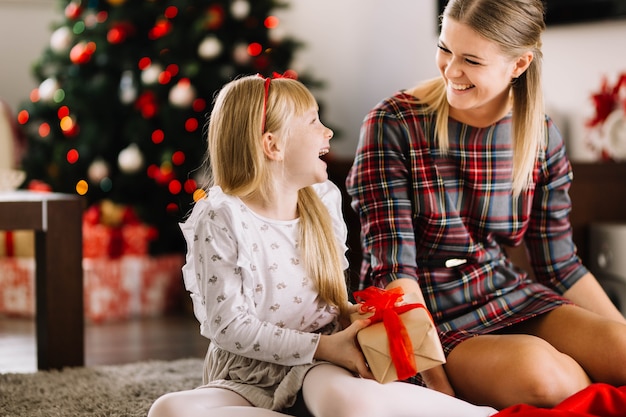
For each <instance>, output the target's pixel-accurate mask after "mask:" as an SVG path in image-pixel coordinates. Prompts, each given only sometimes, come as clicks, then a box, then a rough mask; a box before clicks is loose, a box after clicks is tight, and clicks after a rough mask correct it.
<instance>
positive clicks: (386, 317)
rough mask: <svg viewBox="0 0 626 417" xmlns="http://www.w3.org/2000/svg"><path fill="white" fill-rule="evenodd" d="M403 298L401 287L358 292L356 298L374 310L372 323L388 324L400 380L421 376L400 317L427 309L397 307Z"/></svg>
mask: <svg viewBox="0 0 626 417" xmlns="http://www.w3.org/2000/svg"><path fill="white" fill-rule="evenodd" d="M403 295H404V291H403V290H402V288H400V287H396V288H392V289H390V290H383V289H380V288H376V287H368V288H366V289H364V290H361V291H356V292H355V293H354V297H355V299H356V300H357V301H358V302H359V303H360V304H362V305H363V306H364V307H366V308H367V310H368V311H371V310H374V314H373V315H372V316H371V317H369V320H372V323H378V322H380V321H382V322H383V324H384V325H385V331H386V332H387V337H388V339H389V353H390V356H391V360H392V362H393V364H394V366H395V368H396V373H397V375H398V379H399V380H404V379H407V378H410V377H412V376H414V375H415V374H417V366H416V364H415V356H414V355H413V343H412V342H411V338H410V337H409V334H408V332H407V330H406V326H405V325H404V323H403V322H402V319H400V314H402V313H405V312H407V311H409V310H412V309H414V308H423V309H424V310H426V307H425V306H424V305H423V304H420V303H412V304H404V305H401V306H396V302H397V301H398V300H399V299H400V298H402V296H403ZM426 312H428V310H426ZM429 314H430V313H429Z"/></svg>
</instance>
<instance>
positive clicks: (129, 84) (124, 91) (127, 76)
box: [120, 70, 137, 104]
mask: <svg viewBox="0 0 626 417" xmlns="http://www.w3.org/2000/svg"><path fill="white" fill-rule="evenodd" d="M136 98H137V87H136V86H135V81H134V79H133V72H132V71H131V70H126V71H124V72H123V73H122V77H121V78H120V101H121V102H122V104H130V103H132V102H133V101H135V99H136Z"/></svg>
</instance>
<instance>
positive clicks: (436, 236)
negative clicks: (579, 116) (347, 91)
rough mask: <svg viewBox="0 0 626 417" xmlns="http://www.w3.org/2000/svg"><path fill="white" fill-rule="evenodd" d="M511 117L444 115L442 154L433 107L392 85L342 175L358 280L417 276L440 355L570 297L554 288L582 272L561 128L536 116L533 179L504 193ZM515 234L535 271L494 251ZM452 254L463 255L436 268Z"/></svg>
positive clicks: (370, 281)
mask: <svg viewBox="0 0 626 417" xmlns="http://www.w3.org/2000/svg"><path fill="white" fill-rule="evenodd" d="M511 127H512V124H511V116H510V115H508V116H506V117H504V118H503V119H502V120H500V121H499V122H497V123H495V124H494V125H492V126H489V127H486V128H475V127H472V126H468V125H465V124H462V123H459V122H457V121H455V120H452V119H450V121H449V123H448V129H449V136H450V148H449V151H448V153H447V154H442V153H441V152H440V151H439V150H438V149H437V147H436V144H435V143H436V141H435V115H433V114H428V113H426V112H425V108H424V106H423V105H422V104H420V103H419V101H418V100H417V99H416V98H415V97H413V96H411V95H408V94H406V93H403V92H398V93H396V94H395V95H393V96H392V97H390V98H388V99H386V100H384V101H382V102H381V103H379V104H378V105H377V106H376V107H375V108H374V109H373V110H372V111H371V112H370V113H369V114H368V115H367V116H366V118H365V120H364V122H363V126H362V129H361V138H360V141H359V145H358V149H357V153H356V158H355V161H354V165H353V167H352V169H351V171H350V174H349V175H348V178H347V181H346V184H347V188H348V192H349V193H350V195H351V196H352V199H353V200H352V207H353V208H354V209H355V210H356V211H357V212H358V213H359V216H360V219H361V225H362V239H363V242H362V244H363V250H364V260H363V265H362V270H361V283H360V285H361V288H364V287H366V286H369V285H375V286H379V287H384V286H385V285H387V284H388V283H389V282H390V281H392V280H394V279H397V278H406V277H410V278H413V279H416V280H418V282H419V284H420V287H421V289H422V292H423V293H424V297H425V300H426V303H427V305H428V307H429V309H430V311H431V314H432V316H433V319H434V321H435V323H436V324H437V327H438V330H439V335H440V337H441V341H442V344H443V347H444V350H445V352H446V354H448V353H450V351H451V350H452V349H453V348H454V347H455V346H456V345H457V344H458V343H460V342H461V341H463V340H465V339H467V338H469V337H472V336H475V335H478V334H484V333H489V332H493V331H495V330H498V329H502V328H504V327H506V326H509V325H511V324H514V323H517V322H520V321H522V320H525V319H527V318H530V317H533V316H536V315H538V314H542V313H545V312H547V311H550V310H552V309H554V308H556V307H557V306H559V305H561V304H564V303H569V301H567V300H566V299H564V298H563V297H562V294H563V292H565V291H566V290H567V289H568V288H570V287H571V286H572V285H573V284H574V283H575V282H576V281H577V280H578V279H579V278H580V277H581V276H583V275H584V274H585V273H586V272H587V270H586V269H585V267H584V266H583V265H582V264H581V262H580V259H579V258H578V256H577V255H576V248H575V246H574V243H573V241H572V230H571V227H570V223H569V212H570V207H571V204H570V198H569V196H568V189H569V186H570V183H571V180H572V172H571V168H570V164H569V162H568V160H567V158H566V155H565V148H564V145H563V140H562V137H561V134H560V133H559V131H558V129H557V128H556V126H555V125H554V124H553V123H552V121H551V119H549V118H547V117H546V132H547V135H548V137H547V143H546V145H545V146H544V147H542V149H541V150H540V152H539V157H538V160H537V163H536V165H535V170H534V183H533V184H532V185H531V186H530V188H529V189H528V190H527V191H525V192H523V193H522V195H521V196H520V197H519V198H517V199H514V198H512V194H511V189H512V181H511V172H512V166H513V165H512V156H513V151H512V141H511ZM522 242H525V243H526V245H527V247H528V251H529V255H530V258H531V265H532V268H533V272H534V274H535V277H536V280H531V279H530V278H529V277H528V276H527V274H526V273H525V272H523V271H522V270H520V269H519V268H516V267H515V266H514V265H513V264H512V263H511V261H510V260H509V259H508V258H507V257H506V254H505V252H504V247H503V246H517V245H519V244H521V243H522ZM457 258H458V259H464V260H467V262H466V263H465V264H462V265H460V266H456V267H444V266H442V263H443V262H444V261H445V260H447V259H457Z"/></svg>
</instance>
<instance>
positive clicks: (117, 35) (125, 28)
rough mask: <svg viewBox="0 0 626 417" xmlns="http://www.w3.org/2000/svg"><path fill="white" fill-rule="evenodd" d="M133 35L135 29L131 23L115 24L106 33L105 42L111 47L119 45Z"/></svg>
mask: <svg viewBox="0 0 626 417" xmlns="http://www.w3.org/2000/svg"><path fill="white" fill-rule="evenodd" d="M134 33H135V27H134V26H133V25H132V24H131V23H128V22H121V23H116V24H114V25H113V26H112V27H111V28H110V29H109V31H108V32H107V41H109V43H111V44H113V45H116V44H120V43H122V42H124V41H125V40H126V39H128V37H129V36H132V35H133V34H134Z"/></svg>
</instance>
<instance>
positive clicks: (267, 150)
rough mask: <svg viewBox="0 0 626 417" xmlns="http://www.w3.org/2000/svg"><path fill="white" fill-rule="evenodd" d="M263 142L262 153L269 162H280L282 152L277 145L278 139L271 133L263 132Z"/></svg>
mask: <svg viewBox="0 0 626 417" xmlns="http://www.w3.org/2000/svg"><path fill="white" fill-rule="evenodd" d="M261 140H262V141H263V142H262V143H263V153H264V154H265V157H266V158H267V159H269V160H270V161H282V160H283V150H282V148H281V146H280V144H279V143H278V138H277V137H276V135H274V134H273V133H272V132H265V133H264V134H263V136H262V138H261Z"/></svg>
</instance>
